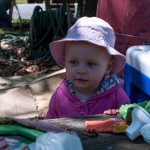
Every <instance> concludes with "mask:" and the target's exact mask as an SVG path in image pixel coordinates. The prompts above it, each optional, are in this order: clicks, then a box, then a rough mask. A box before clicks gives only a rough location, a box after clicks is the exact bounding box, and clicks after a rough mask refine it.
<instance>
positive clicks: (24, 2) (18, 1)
mask: <svg viewBox="0 0 150 150" xmlns="http://www.w3.org/2000/svg"><path fill="white" fill-rule="evenodd" d="M16 3H17V4H27V0H16Z"/></svg>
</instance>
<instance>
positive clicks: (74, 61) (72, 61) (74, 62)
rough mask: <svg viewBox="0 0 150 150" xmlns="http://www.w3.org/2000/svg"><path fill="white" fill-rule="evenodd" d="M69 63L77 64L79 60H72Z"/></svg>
mask: <svg viewBox="0 0 150 150" xmlns="http://www.w3.org/2000/svg"><path fill="white" fill-rule="evenodd" d="M69 63H70V64H72V65H75V64H77V61H76V60H70V61H69Z"/></svg>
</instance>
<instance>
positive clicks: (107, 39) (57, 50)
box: [49, 17, 126, 74]
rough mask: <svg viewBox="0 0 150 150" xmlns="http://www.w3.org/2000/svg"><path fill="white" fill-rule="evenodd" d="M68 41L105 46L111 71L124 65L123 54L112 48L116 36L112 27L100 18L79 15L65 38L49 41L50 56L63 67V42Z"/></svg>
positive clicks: (116, 70)
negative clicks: (109, 56) (111, 65)
mask: <svg viewBox="0 0 150 150" xmlns="http://www.w3.org/2000/svg"><path fill="white" fill-rule="evenodd" d="M69 41H85V42H89V43H92V44H95V45H97V46H101V47H105V48H106V50H107V52H108V54H110V55H111V56H113V60H114V61H113V67H112V71H111V73H114V74H117V73H119V72H120V71H121V70H122V69H123V67H124V65H125V62H126V58H125V56H124V55H123V54H121V53H120V52H118V51H117V50H115V49H114V45H115V41H116V37H115V33H114V30H113V28H112V27H111V26H110V25H109V24H108V23H107V22H105V21H104V20H102V19H100V18H97V17H81V18H80V19H78V20H77V21H76V23H75V24H74V25H73V26H72V27H71V28H70V29H69V30H68V32H67V35H66V37H65V38H63V39H61V40H58V41H53V42H52V43H50V45H49V46H50V51H51V54H52V56H53V57H54V59H55V61H56V62H57V64H58V65H60V66H63V67H65V58H64V55H65V44H66V42H69ZM85 51H86V50H85Z"/></svg>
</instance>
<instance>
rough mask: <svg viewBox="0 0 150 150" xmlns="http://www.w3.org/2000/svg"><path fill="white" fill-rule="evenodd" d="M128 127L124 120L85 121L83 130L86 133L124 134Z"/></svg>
mask: <svg viewBox="0 0 150 150" xmlns="http://www.w3.org/2000/svg"><path fill="white" fill-rule="evenodd" d="M127 127H128V125H127V123H126V122H125V120H123V119H120V118H110V119H107V120H101V121H98V120H93V121H85V129H86V131H87V132H93V131H94V132H114V133H121V132H125V130H126V128H127Z"/></svg>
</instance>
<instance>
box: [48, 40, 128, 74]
mask: <svg viewBox="0 0 150 150" xmlns="http://www.w3.org/2000/svg"><path fill="white" fill-rule="evenodd" d="M72 41H76V42H77V41H85V42H89V43H92V44H95V45H97V46H102V47H105V48H106V50H107V52H108V54H110V55H111V56H113V58H114V59H113V60H114V61H113V64H112V71H111V73H114V74H117V73H119V72H120V71H121V70H122V69H123V67H124V65H125V62H126V58H125V56H124V55H123V54H121V53H120V52H118V51H117V50H115V49H114V48H112V47H106V46H104V45H98V44H96V43H93V42H91V41H90V40H89V41H88V40H87V39H85V40H81V39H80V40H79V39H71V38H64V39H62V40H58V41H53V42H52V43H50V45H49V47H50V51H51V54H52V56H53V57H54V59H55V61H56V62H57V64H58V65H60V66H63V67H65V56H64V55H65V45H66V42H72Z"/></svg>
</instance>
